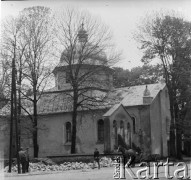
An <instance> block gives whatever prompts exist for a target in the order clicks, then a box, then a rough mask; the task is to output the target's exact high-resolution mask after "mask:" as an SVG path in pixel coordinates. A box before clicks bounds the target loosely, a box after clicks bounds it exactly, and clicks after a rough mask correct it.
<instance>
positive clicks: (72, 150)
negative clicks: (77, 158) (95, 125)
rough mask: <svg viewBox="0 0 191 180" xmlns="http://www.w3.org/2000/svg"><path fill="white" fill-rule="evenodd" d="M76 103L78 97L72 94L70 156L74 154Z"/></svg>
mask: <svg viewBox="0 0 191 180" xmlns="http://www.w3.org/2000/svg"><path fill="white" fill-rule="evenodd" d="M77 102H78V96H77V93H76V92H74V102H73V112H72V144H71V154H75V153H76V125H77V123H76V119H77Z"/></svg>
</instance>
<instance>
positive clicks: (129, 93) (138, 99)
mask: <svg viewBox="0 0 191 180" xmlns="http://www.w3.org/2000/svg"><path fill="white" fill-rule="evenodd" d="M165 86H166V84H164V83H163V84H161V83H157V84H148V85H147V88H148V90H149V91H150V97H153V99H154V98H155V97H156V96H157V94H158V93H159V91H160V90H162V89H163V88H164V87H165ZM145 88H146V85H139V86H131V87H124V88H117V89H116V90H115V91H116V95H114V94H113V96H121V99H122V100H121V103H122V104H123V106H125V107H127V106H138V105H144V104H143V94H144V91H145Z"/></svg>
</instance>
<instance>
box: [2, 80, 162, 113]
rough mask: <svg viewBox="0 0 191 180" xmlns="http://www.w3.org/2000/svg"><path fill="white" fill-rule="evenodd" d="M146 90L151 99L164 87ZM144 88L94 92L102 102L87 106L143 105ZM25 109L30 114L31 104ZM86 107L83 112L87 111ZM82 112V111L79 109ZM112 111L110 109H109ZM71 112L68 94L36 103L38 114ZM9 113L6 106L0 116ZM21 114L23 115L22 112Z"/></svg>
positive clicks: (49, 95) (47, 96) (53, 95)
mask: <svg viewBox="0 0 191 180" xmlns="http://www.w3.org/2000/svg"><path fill="white" fill-rule="evenodd" d="M147 87H148V90H149V91H150V95H151V97H153V99H154V98H155V97H156V96H157V94H158V93H159V91H160V90H161V89H163V88H164V87H165V84H149V85H147ZM145 88H146V85H140V86H131V87H124V88H116V89H113V90H111V91H110V92H108V93H106V92H100V91H94V94H93V96H97V97H102V99H103V101H101V102H95V103H96V104H95V103H94V104H90V103H89V102H87V104H88V105H87V106H89V107H90V108H91V109H106V108H111V107H113V106H114V105H115V106H114V107H113V108H114V109H115V108H118V106H119V104H122V105H123V106H124V107H128V106H137V105H144V104H143V93H144V90H145ZM25 105H26V107H27V108H26V109H27V111H29V112H30V113H31V112H32V109H33V108H32V104H31V102H29V101H25ZM88 109H89V108H88V107H86V108H84V109H83V110H88ZM79 110H82V109H79ZM111 110H112V109H111ZM71 111H72V99H71V95H69V93H68V92H64V91H60V92H59V91H56V92H48V93H44V94H42V96H41V98H40V100H39V101H38V114H49V113H61V112H71ZM7 113H8V114H9V113H10V105H9V104H7V105H6V106H5V107H4V108H2V110H1V111H0V115H5V114H7ZM23 113H25V112H24V111H23Z"/></svg>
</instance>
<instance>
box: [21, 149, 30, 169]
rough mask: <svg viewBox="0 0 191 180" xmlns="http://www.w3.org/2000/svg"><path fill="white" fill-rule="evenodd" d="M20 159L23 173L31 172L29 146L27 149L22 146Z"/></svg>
mask: <svg viewBox="0 0 191 180" xmlns="http://www.w3.org/2000/svg"><path fill="white" fill-rule="evenodd" d="M19 159H20V163H21V166H22V173H26V172H29V148H26V149H25V150H24V149H23V148H22V147H21V148H20V151H19Z"/></svg>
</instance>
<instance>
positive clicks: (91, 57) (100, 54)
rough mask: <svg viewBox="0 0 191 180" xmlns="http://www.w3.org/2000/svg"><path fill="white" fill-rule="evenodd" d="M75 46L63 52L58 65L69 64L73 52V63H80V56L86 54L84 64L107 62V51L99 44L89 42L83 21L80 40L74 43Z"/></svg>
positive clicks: (102, 63) (104, 63) (79, 33)
mask: <svg viewBox="0 0 191 180" xmlns="http://www.w3.org/2000/svg"><path fill="white" fill-rule="evenodd" d="M74 46H75V47H72V49H65V50H64V51H63V52H62V54H61V57H60V63H59V65H58V66H67V65H68V63H67V58H68V56H71V54H72V57H71V58H72V61H73V62H72V64H78V62H79V57H80V56H84V61H83V64H89V65H106V64H107V56H106V53H105V52H104V51H102V50H100V48H99V46H95V45H93V44H91V43H89V42H88V33H87V31H86V30H85V29H84V24H83V23H82V25H81V27H80V29H79V31H78V42H77V43H76V44H74ZM92 49H94V51H92ZM71 51H72V53H71ZM82 51H83V53H82ZM91 51H92V52H91ZM86 55H87V56H86Z"/></svg>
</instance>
